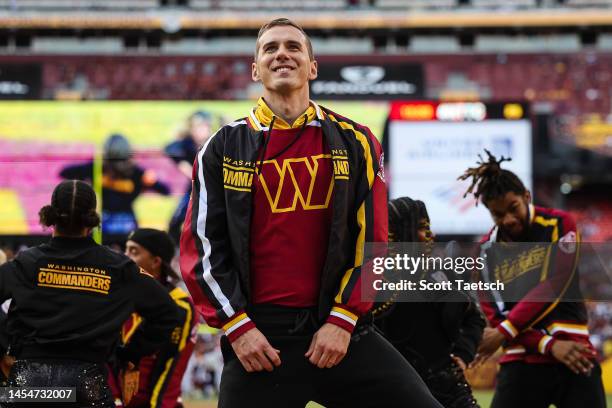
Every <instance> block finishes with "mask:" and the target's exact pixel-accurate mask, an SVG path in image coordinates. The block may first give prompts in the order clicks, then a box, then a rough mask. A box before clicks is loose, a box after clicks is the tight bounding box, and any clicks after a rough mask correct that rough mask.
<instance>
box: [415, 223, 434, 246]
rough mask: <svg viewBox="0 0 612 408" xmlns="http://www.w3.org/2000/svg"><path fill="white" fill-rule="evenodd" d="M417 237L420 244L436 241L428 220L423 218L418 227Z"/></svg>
mask: <svg viewBox="0 0 612 408" xmlns="http://www.w3.org/2000/svg"><path fill="white" fill-rule="evenodd" d="M417 237H418V239H419V242H429V241H432V240H433V239H434V233H433V232H432V231H431V229H430V225H429V221H428V220H427V218H421V219H420V220H419V225H418V226H417Z"/></svg>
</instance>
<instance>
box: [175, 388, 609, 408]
mask: <svg viewBox="0 0 612 408" xmlns="http://www.w3.org/2000/svg"><path fill="white" fill-rule="evenodd" d="M474 395H475V396H476V399H477V400H478V403H479V404H480V406H481V408H489V406H490V404H491V399H492V398H493V391H476V392H474ZM607 402H608V406H609V407H612V395H610V394H608V399H607ZM216 406H217V401H212V400H209V401H185V408H214V407H216ZM320 407H321V405H319V404H315V403H310V404H308V405H307V406H306V408H320ZM262 408H263V407H262ZM381 408H382V407H381Z"/></svg>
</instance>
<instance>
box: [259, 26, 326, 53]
mask: <svg viewBox="0 0 612 408" xmlns="http://www.w3.org/2000/svg"><path fill="white" fill-rule="evenodd" d="M282 26H290V27H294V28H296V29H298V30H300V32H301V33H302V34H304V38H306V48H307V49H308V56H309V57H310V60H311V61H313V60H314V52H313V51H312V42H310V37H308V34H306V31H304V29H303V28H302V27H301V26H300V25H299V24H297V23H295V22H293V21H291V20H289V19H288V18H284V17H283V18H276V19H274V20H272V21H270V22H268V23H266V24H264V25H262V26H261V28H260V29H259V33H258V34H257V41H256V42H255V60H256V61H257V54H258V52H259V39H260V38H261V36H262V35H263V34H264V33H265V32H266V31H268V30H269V29H271V28H273V27H282Z"/></svg>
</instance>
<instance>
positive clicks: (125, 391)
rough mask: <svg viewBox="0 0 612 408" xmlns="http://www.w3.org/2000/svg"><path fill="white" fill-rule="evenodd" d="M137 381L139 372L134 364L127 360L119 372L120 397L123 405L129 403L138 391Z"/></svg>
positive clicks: (138, 380)
mask: <svg viewBox="0 0 612 408" xmlns="http://www.w3.org/2000/svg"><path fill="white" fill-rule="evenodd" d="M139 382H140V372H139V371H138V369H137V368H136V367H135V366H134V364H132V363H130V362H128V363H127V366H126V367H125V368H124V369H123V370H122V371H121V373H120V374H119V387H120V388H121V399H122V400H123V404H124V405H126V406H127V405H129V403H130V401H131V400H132V398H133V397H134V395H136V393H138V385H139Z"/></svg>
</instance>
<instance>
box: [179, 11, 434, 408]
mask: <svg viewBox="0 0 612 408" xmlns="http://www.w3.org/2000/svg"><path fill="white" fill-rule="evenodd" d="M252 77H253V80H254V81H257V82H261V83H262V84H263V87H264V92H263V97H262V98H261V99H260V100H259V101H258V103H257V106H256V107H255V108H254V109H253V110H252V111H251V112H249V114H248V116H247V117H245V118H242V119H240V120H237V121H235V122H233V123H230V124H228V125H226V126H224V127H222V128H221V129H220V130H219V131H218V132H217V133H216V134H215V135H214V136H213V137H211V138H210V139H209V141H208V142H207V144H206V145H205V146H204V147H203V148H202V150H200V152H199V154H198V157H197V159H196V163H195V165H194V173H193V183H194V188H193V194H192V197H191V202H190V205H189V210H188V213H187V217H186V220H185V225H184V229H183V234H182V237H181V271H182V273H183V277H184V278H185V282H186V284H187V286H188V288H189V290H190V291H191V293H192V295H193V297H194V300H195V302H196V303H197V305H198V307H199V309H200V310H201V311H202V313H203V315H204V317H205V319H206V321H207V323H208V324H209V325H211V326H214V327H218V328H221V329H223V330H224V331H225V335H226V336H225V337H224V338H223V354H224V359H225V367H224V371H223V375H222V378H221V392H220V396H219V406H220V407H222V408H226V407H244V406H262V407H263V406H266V407H283V408H287V407H300V408H301V407H304V405H305V404H306V403H307V402H308V401H310V400H314V401H317V402H320V403H322V404H324V405H326V406H328V407H343V406H350V407H380V406H385V407H405V406H412V407H440V405H439V404H438V403H437V402H436V401H435V400H434V399H433V397H432V396H431V394H430V393H429V391H428V390H427V388H426V387H425V385H424V384H423V382H422V381H421V379H420V378H419V377H418V375H417V374H416V373H415V371H414V370H413V369H412V367H410V365H409V364H408V363H407V362H406V361H405V360H404V359H403V358H402V356H401V355H400V354H399V353H398V352H397V351H395V350H394V349H393V348H392V347H391V346H390V344H389V343H387V342H386V341H385V340H384V339H383V338H382V337H381V336H380V335H379V334H377V333H376V332H374V331H373V330H372V328H371V325H370V324H369V323H367V322H363V321H361V320H360V319H359V318H360V316H363V315H364V314H366V313H367V312H368V310H369V309H370V307H371V303H370V302H363V301H361V299H360V297H361V267H362V265H363V263H364V255H363V254H364V245H365V243H366V242H376V241H378V242H385V241H386V240H387V222H388V221H387V204H386V186H385V180H384V169H383V168H382V162H383V160H382V157H381V156H382V152H381V147H380V144H379V143H378V141H377V140H376V138H375V137H374V136H373V135H372V133H371V132H370V130H369V129H368V128H367V127H365V126H362V125H360V124H358V123H356V122H353V121H351V120H349V119H346V118H344V117H342V116H340V115H338V114H336V113H334V112H332V111H330V110H328V109H326V108H323V107H321V106H318V105H317V104H316V103H315V102H313V101H311V100H310V98H309V88H308V82H309V81H310V80H313V79H315V78H316V77H317V62H316V61H315V60H314V56H313V51H312V45H311V43H310V40H309V38H308V36H307V35H306V33H305V32H304V31H303V29H302V28H301V27H299V26H298V25H297V24H295V23H293V22H292V21H290V20H287V19H277V20H274V21H271V22H270V23H268V24H266V25H264V26H263V27H262V28H261V30H260V31H259V35H258V38H257V43H256V49H255V61H254V62H253V66H252Z"/></svg>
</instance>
